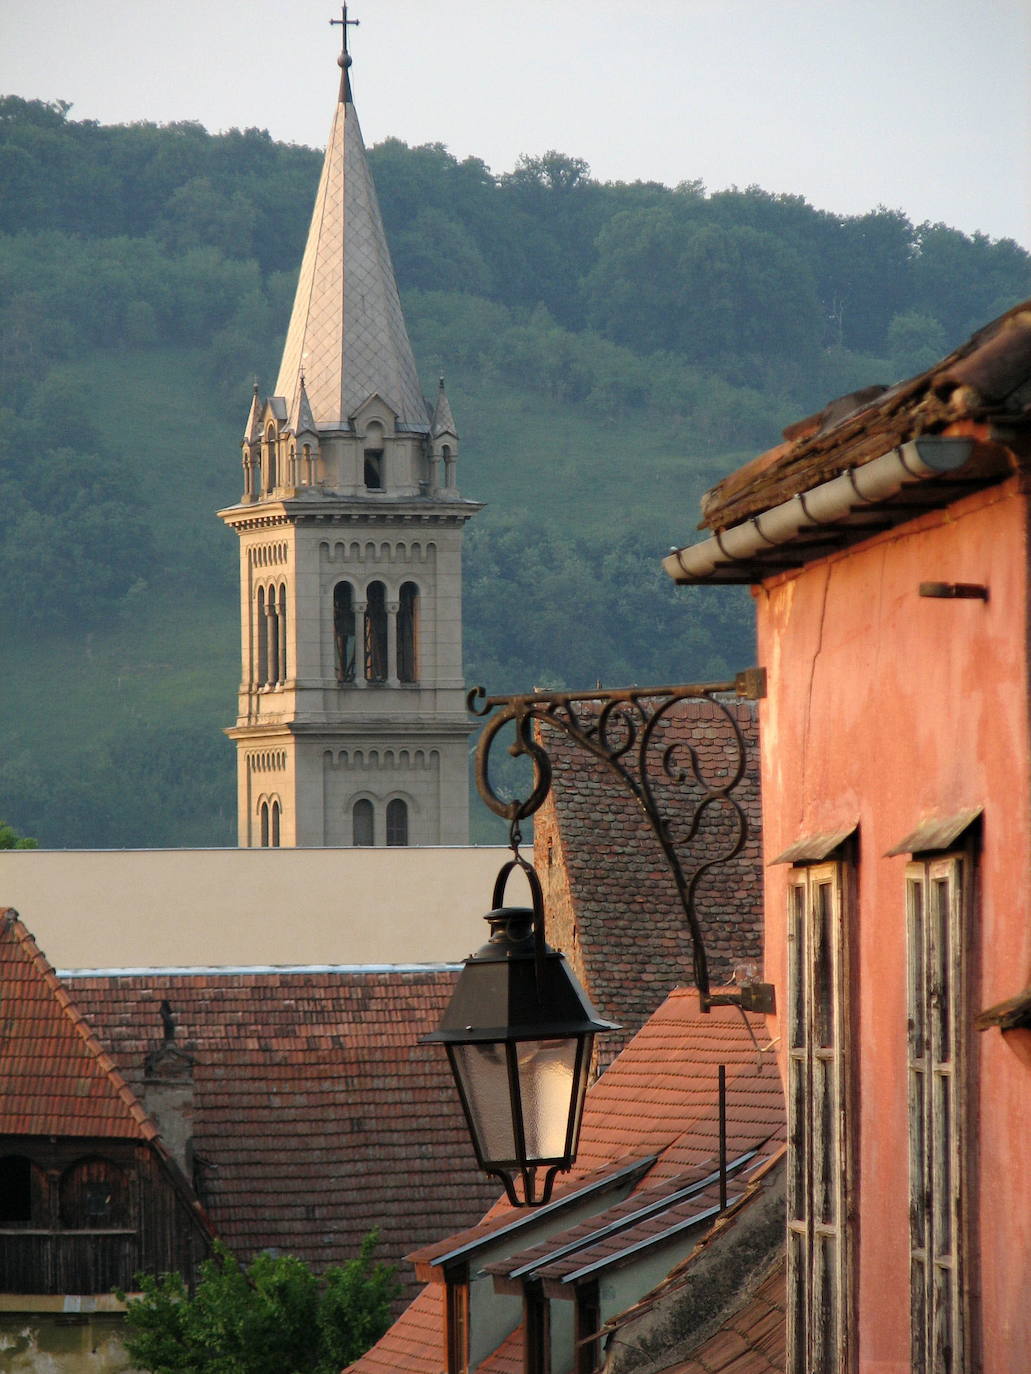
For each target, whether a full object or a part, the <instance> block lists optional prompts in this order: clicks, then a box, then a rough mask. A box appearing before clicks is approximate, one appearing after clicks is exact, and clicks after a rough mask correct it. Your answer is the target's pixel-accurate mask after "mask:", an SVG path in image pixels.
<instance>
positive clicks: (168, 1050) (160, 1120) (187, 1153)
mask: <svg viewBox="0 0 1031 1374" xmlns="http://www.w3.org/2000/svg"><path fill="white" fill-rule="evenodd" d="M161 1022H162V1026H163V1028H164V1036H163V1039H162V1041H161V1044H160V1045H159V1046H158V1048H157V1049H156V1050H152V1051H151V1052H150V1054H148V1055H147V1057H146V1060H145V1061H144V1076H143V1094H142V1096H143V1105H144V1107H145V1108H146V1111H147V1113H148V1115H149V1116H150V1117H151V1118H152V1119H153V1121H154V1124H155V1125H156V1126H157V1128H158V1130H159V1131H160V1132H161V1139H162V1141H163V1143H164V1145H165V1148H166V1149H167V1150H168V1152H169V1154H170V1155H171V1156H172V1158H173V1159H174V1160H175V1162H176V1163H177V1164H178V1165H179V1167H180V1169H182V1171H183V1173H184V1174H185V1175H186V1177H187V1178H188V1179H191V1180H192V1178H193V1065H194V1058H193V1055H192V1054H188V1053H187V1052H186V1051H185V1050H184V1049H181V1048H180V1047H179V1046H178V1045H177V1044H176V1043H175V1033H176V1026H177V1018H176V1016H175V1014H174V1012H173V1011H172V1007H171V1004H170V1003H169V1002H168V1001H167V1000H166V1001H163V1002H162V1003H161Z"/></svg>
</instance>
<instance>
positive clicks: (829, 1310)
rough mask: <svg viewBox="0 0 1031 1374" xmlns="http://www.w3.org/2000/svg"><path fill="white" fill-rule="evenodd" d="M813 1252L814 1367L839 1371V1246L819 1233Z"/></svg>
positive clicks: (833, 1238)
mask: <svg viewBox="0 0 1031 1374" xmlns="http://www.w3.org/2000/svg"><path fill="white" fill-rule="evenodd" d="M814 1246H815V1254H814V1255H813V1271H814V1273H813V1280H814V1282H813V1315H812V1325H813V1331H812V1338H813V1364H812V1368H813V1370H814V1371H815V1370H827V1371H828V1374H829V1371H830V1370H832V1369H833V1370H839V1369H840V1368H841V1364H840V1362H839V1360H838V1359H837V1354H838V1283H837V1277H838V1276H837V1256H838V1245H837V1237H835V1236H816V1237H815V1239H814Z"/></svg>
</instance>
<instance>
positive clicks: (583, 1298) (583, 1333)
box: [573, 1279, 602, 1374]
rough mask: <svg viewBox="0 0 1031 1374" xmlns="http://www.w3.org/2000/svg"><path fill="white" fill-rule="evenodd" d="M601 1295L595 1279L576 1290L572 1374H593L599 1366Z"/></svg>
mask: <svg viewBox="0 0 1031 1374" xmlns="http://www.w3.org/2000/svg"><path fill="white" fill-rule="evenodd" d="M601 1326H602V1317H601V1293H600V1290H599V1286H598V1281H597V1279H593V1280H591V1281H590V1282H588V1283H584V1284H581V1285H579V1286H578V1287H577V1290H576V1313H575V1319H574V1338H573V1339H574V1356H573V1358H574V1374H594V1371H595V1370H596V1369H598V1368H599V1367H600V1365H601V1353H602V1352H601Z"/></svg>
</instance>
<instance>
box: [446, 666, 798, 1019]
mask: <svg viewBox="0 0 1031 1374" xmlns="http://www.w3.org/2000/svg"><path fill="white" fill-rule="evenodd" d="M765 695H766V670H765V668H749V669H747V670H746V671H745V672H742V673H738V674H737V676H736V677H734V678H732V679H730V680H729V681H726V682H705V683H689V684H684V685H680V686H672V687H621V688H616V689H613V690H609V691H601V690H599V691H595V692H533V693H531V694H530V695H528V696H508V697H488V696H487V695H486V693H485V692H484V690H483V688H482V687H477V688H475V689H474V690H473V691H471V692H470V693H469V695H468V698H467V704H468V707H469V710H470V711H471V712H472V713H473V714H474V715H477V716H481V717H485V718H487V717H489V719H487V720H486V724H485V725H484V728H483V732H482V734H481V735H480V739H479V743H478V744H477V748H476V785H477V788H478V790H479V793H480V796H481V797H482V798H483V801H484V803H485V804H486V805H487V806H488V807H489V808H490V810H491V811H493V812H494V814H495V815H496V816H502V817H504V818H505V819H506V820H508V821H509V822H516V823H517V822H518V821H520V820H522V819H525V818H526V817H527V816H532V815H533V813H534V812H535V811H536V810H537V809H538V808H539V807H540V806H541V804H542V803H543V801H544V799H545V798H546V797H547V795H548V793H549V791H550V790H551V779H552V769H551V759H550V757H549V755H548V751H547V748H546V744H545V739H544V729H543V728H542V727H549V726H550V727H553V728H555V729H558V730H561V731H562V733H563V734H564V735H565V736H566V737H567V738H568V739H570V740H572V741H573V743H574V744H577V745H578V746H579V747H580V748H582V749H584V750H585V751H586V752H587V753H589V754H592V755H593V756H594V757H595V758H596V759H599V760H600V761H601V762H602V763H603V764H605V766H606V767H607V768H608V769H609V771H610V772H612V773H614V774H615V775H616V777H617V778H619V779H620V781H621V782H622V783H623V785H624V787H625V788H626V789H627V790H628V791H629V792H630V794H631V796H632V797H633V798H634V800H635V802H636V803H637V805H638V807H639V808H640V810H641V812H642V813H643V815H644V817H645V819H646V820H647V822H648V825H649V826H650V828H651V831H652V834H653V835H654V836H655V839H656V841H657V842H658V845H659V847H660V848H661V850H662V852H663V854H664V856H665V858H666V862H667V864H668V866H669V870H670V873H671V875H672V877H673V881H674V884H675V886H676V890H677V896H678V898H679V900H680V904H681V907H682V909H683V912H684V919H685V921H686V923H687V928H688V931H689V933H690V936H691V944H692V966H693V971H694V980H695V987H696V988H697V990H698V998H699V1004H700V1007H701V1010H702V1011H708V1010H709V1009H710V1008H711V1007H714V1006H724V1005H735V1006H739V1007H741V1009H742V1010H743V1011H754V1012H772V1011H773V1010H774V989H773V985H772V984H770V983H751V984H748V985H746V986H744V987H742V988H740V989H739V990H737V991H735V992H719V993H713V992H712V991H710V987H709V963H708V957H707V955H706V951H705V941H704V938H703V932H702V928H701V923H700V921H699V918H698V913H697V910H696V899H697V892H698V886H699V883H700V882H701V880H702V878H703V877H704V876H705V874H706V873H707V872H708V871H709V870H710V869H711V868H714V867H715V866H716V865H717V864H721V863H728V862H729V861H730V860H731V859H734V858H736V856H737V855H738V854H740V852H741V850H742V849H743V847H744V844H745V841H746V840H747V838H748V819H747V817H746V815H745V812H744V809H743V807H742V806H741V804H740V802H739V801H738V800H737V798H736V797H735V796H734V795H733V793H734V790H735V788H736V787H737V786H738V784H739V783H740V782H741V779H742V778H743V777H744V774H745V765H746V750H745V741H744V736H743V734H742V732H741V727H740V725H739V723H738V721H737V719H736V717H735V715H734V712H733V711H732V710H731V709H730V705H732V704H733V701H735V700H737V701H756V700H759V699H760V698H762V697H765ZM692 700H693V701H707V702H709V703H710V704H711V705H712V706H713V707H714V708H715V711H716V715H715V717H714V719H715V720H717V721H718V720H720V719H722V722H723V723H724V725H725V726H726V729H727V745H728V748H727V751H726V754H725V756H724V758H723V760H721V766H720V769H719V770H718V773H717V775H716V776H711V777H710V776H707V775H706V770H705V766H704V764H703V762H702V760H701V759H700V758H699V755H698V752H697V750H696V749H695V748H694V746H693V745H692V743H691V741H690V740H689V739H686V738H676V739H673V740H671V741H670V742H667V740H666V738H665V735H664V732H663V728H662V727H663V725H664V723H665V722H666V720H667V718H668V716H669V713H670V711H671V710H672V708H673V707H675V706H676V705H677V704H678V703H680V702H683V701H692ZM507 725H512V726H513V728H514V731H515V740H514V742H513V743H512V744H510V745H509V746H508V753H509V754H511V755H513V756H514V757H519V756H521V755H525V756H526V757H528V758H529V759H530V761H531V763H532V764H533V784H532V788H531V791H530V794H529V796H528V797H527V798H526V799H525V800H520V799H518V798H516V799H513V800H510V801H506V800H503V799H502V798H501V797H499V796H498V795H497V793H496V792H495V791H494V789H493V787H492V786H491V782H490V754H491V749H492V747H493V745H494V743H495V741H496V740H497V739H498V737H499V734H500V732H501V731H502V730H503V729H504V727H505V726H507ZM678 785H679V786H680V787H682V789H683V790H681V791H677V790H676V789H677V787H678ZM660 787H661V790H662V792H668V793H669V794H670V799H671V800H673V801H674V803H675V804H674V805H670V804H669V803H668V802H667V801H666V800H665V798H664V797H663V796H661V795H660V790H659V789H660ZM671 789H672V790H671ZM710 817H711V818H719V817H722V824H721V825H720V827H719V829H720V838H721V840H722V844H721V846H720V847H717V849H716V852H714V853H713V852H709V851H708V850H707V851H706V853H705V854H703V855H701V856H695V858H694V859H693V860H691V859H690V858H689V855H688V851H689V849H690V847H691V844H692V841H694V840H695V839H696V838H697V837H698V835H699V833H700V831H701V829H702V827H703V825H704V824H705V823H706V821H707V818H710Z"/></svg>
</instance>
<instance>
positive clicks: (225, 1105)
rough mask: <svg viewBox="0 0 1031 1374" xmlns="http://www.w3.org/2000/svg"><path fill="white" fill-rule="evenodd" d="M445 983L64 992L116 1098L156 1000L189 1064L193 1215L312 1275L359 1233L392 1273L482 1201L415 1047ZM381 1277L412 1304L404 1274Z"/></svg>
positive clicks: (429, 1068)
mask: <svg viewBox="0 0 1031 1374" xmlns="http://www.w3.org/2000/svg"><path fill="white" fill-rule="evenodd" d="M454 977H455V973H454V971H453V970H427V971H407V970H405V971H392V972H387V973H384V972H375V973H372V972H370V973H361V972H354V971H347V972H339V973H332V972H319V973H311V972H289V971H284V972H281V973H260V974H256V973H244V972H227V973H225V974H218V973H206V974H203V975H197V976H193V975H189V974H183V973H176V974H170V975H163V974H162V973H161V972H160V970H157V971H153V972H151V973H148V974H146V975H132V976H127V977H119V976H115V975H111V976H107V975H104V976H88V975H81V974H80V975H76V976H72V977H69V978H68V979H67V980H66V981H67V987H68V988H69V990H70V991H71V993H72V995H73V996H74V998H75V1000H76V1002H77V1003H78V1004H79V1005H80V1006H81V1007H82V1009H83V1011H84V1012H85V1013H86V1015H87V1016H88V1017H89V1019H90V1021H91V1022H92V1023H93V1025H94V1026H95V1027H96V1029H97V1032H98V1034H99V1036H100V1037H101V1038H102V1039H103V1041H104V1042H105V1044H106V1045H107V1046H108V1047H109V1048H110V1051H111V1054H112V1056H113V1058H114V1060H115V1061H116V1062H117V1064H118V1066H119V1068H120V1069H121V1071H122V1072H123V1073H124V1075H125V1077H126V1078H127V1079H128V1080H129V1082H130V1083H132V1084H134V1085H140V1086H141V1085H142V1079H143V1067H144V1060H145V1057H146V1055H147V1053H148V1052H149V1051H150V1050H152V1049H154V1048H155V1046H156V1044H158V1043H159V1042H160V1040H161V1036H162V1024H161V1019H160V1014H159V1008H160V1005H161V1002H162V1000H163V999H167V1000H168V1001H169V1002H170V1004H171V1006H172V1008H173V1011H174V1013H175V1015H176V1017H177V1020H178V1026H179V1030H178V1037H179V1038H178V1040H177V1044H181V1045H182V1046H183V1047H184V1048H185V1049H186V1050H187V1051H188V1052H189V1053H190V1054H191V1055H192V1056H193V1058H194V1061H195V1062H194V1069H193V1080H194V1088H195V1094H196V1100H195V1105H194V1149H195V1153H196V1155H197V1157H198V1158H199V1160H200V1161H201V1170H200V1174H201V1189H202V1193H203V1201H204V1202H205V1205H206V1207H207V1209H208V1212H209V1213H210V1215H211V1218H212V1221H213V1223H214V1225H215V1227H216V1229H217V1231H218V1233H219V1234H220V1235H221V1236H222V1238H223V1239H224V1240H225V1242H226V1243H227V1244H228V1245H229V1246H230V1248H231V1249H232V1250H234V1251H235V1252H236V1253H237V1254H239V1255H241V1256H243V1257H245V1258H249V1257H250V1256H252V1255H254V1254H256V1253H257V1252H259V1251H260V1250H263V1249H265V1248H268V1247H274V1248H276V1249H279V1250H282V1251H284V1252H288V1253H291V1254H297V1255H300V1256H301V1257H302V1258H304V1259H306V1260H308V1261H309V1262H311V1263H313V1264H315V1265H316V1266H317V1267H320V1268H321V1267H323V1266H325V1265H327V1264H333V1263H339V1262H340V1261H342V1260H344V1259H346V1258H348V1257H349V1256H350V1255H353V1254H355V1253H356V1252H357V1250H358V1247H359V1245H360V1243H361V1240H362V1238H363V1236H364V1235H365V1234H366V1232H367V1231H369V1230H371V1229H372V1228H373V1227H378V1228H379V1230H380V1234H381V1243H380V1250H379V1252H378V1254H379V1256H380V1257H381V1258H383V1259H386V1260H389V1261H391V1262H395V1263H396V1262H399V1261H400V1260H401V1259H402V1257H403V1256H404V1254H405V1253H407V1251H408V1250H410V1249H413V1248H414V1247H416V1246H418V1245H420V1244H423V1243H425V1242H427V1241H429V1240H430V1238H431V1237H434V1236H437V1235H439V1234H440V1233H441V1232H442V1231H445V1230H450V1229H452V1228H453V1227H454V1225H455V1223H456V1221H462V1220H466V1219H467V1220H469V1221H471V1220H472V1219H473V1218H474V1217H476V1216H478V1215H480V1214H482V1212H483V1210H484V1208H485V1207H486V1206H487V1205H488V1204H489V1203H490V1202H491V1201H492V1200H493V1199H494V1198H495V1197H496V1195H497V1189H496V1187H495V1186H494V1185H493V1184H491V1183H489V1182H488V1181H487V1180H485V1179H484V1177H483V1175H481V1174H480V1172H479V1170H478V1168H477V1165H476V1161H475V1158H474V1156H473V1153H472V1148H471V1145H470V1143H469V1139H468V1135H467V1132H466V1128H465V1124H464V1120H463V1118H462V1114H461V1108H460V1106H459V1103H458V1098H457V1095H456V1093H455V1091H454V1087H453V1083H452V1080H451V1075H450V1072H449V1070H448V1067H447V1061H446V1058H445V1056H444V1055H443V1054H441V1053H440V1052H439V1050H437V1049H436V1047H433V1046H421V1045H419V1044H418V1043H417V1042H418V1038H419V1036H420V1035H422V1034H424V1033H425V1032H426V1031H428V1030H431V1029H433V1028H434V1027H435V1026H436V1024H437V1022H438V1021H439V1019H440V1016H441V1013H442V1011H443V1009H444V1007H445V1005H446V1003H447V1001H448V999H449V998H450V995H451V991H452V987H453V983H454ZM399 1277H400V1278H401V1279H402V1280H403V1281H406V1282H407V1283H408V1286H409V1291H410V1292H412V1291H414V1290H415V1283H414V1279H413V1278H412V1275H411V1271H410V1270H409V1269H407V1267H405V1266H402V1269H401V1271H400V1274H399Z"/></svg>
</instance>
